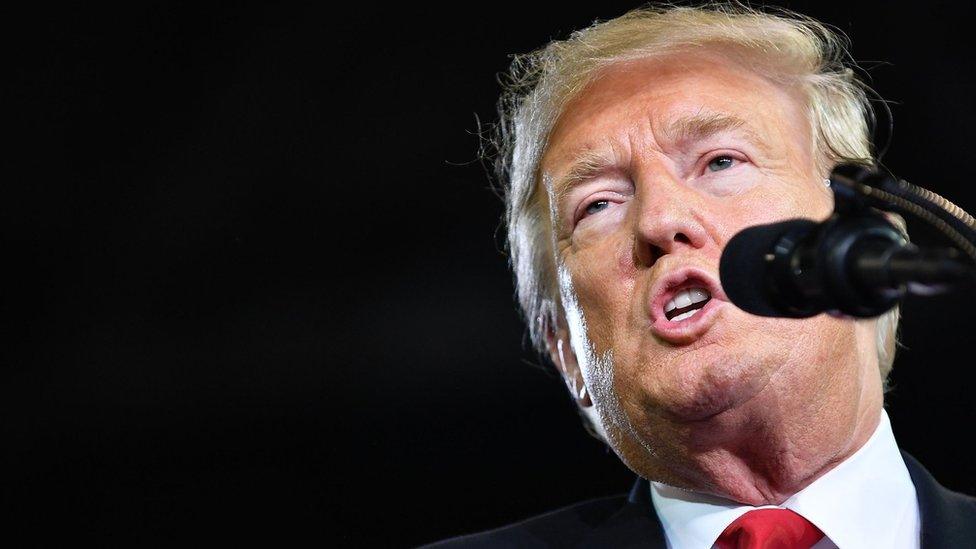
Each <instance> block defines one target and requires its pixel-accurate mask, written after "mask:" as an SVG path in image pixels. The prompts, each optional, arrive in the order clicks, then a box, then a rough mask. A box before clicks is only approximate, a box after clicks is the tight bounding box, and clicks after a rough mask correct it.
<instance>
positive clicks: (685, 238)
mask: <svg viewBox="0 0 976 549" xmlns="http://www.w3.org/2000/svg"><path fill="white" fill-rule="evenodd" d="M674 241H675V242H680V243H682V244H691V239H690V238H688V236H687V235H685V233H678V234H676V235H674Z"/></svg>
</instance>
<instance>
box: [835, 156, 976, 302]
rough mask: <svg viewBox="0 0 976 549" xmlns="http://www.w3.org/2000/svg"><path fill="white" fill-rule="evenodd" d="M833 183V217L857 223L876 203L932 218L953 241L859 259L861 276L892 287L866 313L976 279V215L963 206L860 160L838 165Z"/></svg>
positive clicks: (876, 207)
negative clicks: (944, 245) (942, 245)
mask: <svg viewBox="0 0 976 549" xmlns="http://www.w3.org/2000/svg"><path fill="white" fill-rule="evenodd" d="M830 188H831V190H832V191H833V192H834V214H833V216H832V217H831V222H836V223H851V222H855V223H856V222H857V221H858V220H862V219H864V218H865V217H869V218H870V217H873V216H874V215H877V214H872V213H871V209H874V210H881V211H887V212H892V213H897V214H900V215H908V216H912V217H914V218H917V219H920V220H922V221H924V222H926V223H928V224H929V225H931V226H932V227H934V228H935V229H936V230H937V231H938V232H939V233H940V234H941V235H942V236H944V237H945V238H947V239H948V240H949V241H950V242H951V243H952V244H953V245H954V247H951V248H937V249H919V248H918V247H917V246H915V245H912V244H908V245H906V246H905V247H904V248H902V249H899V250H896V251H893V252H892V253H890V254H887V255H885V256H884V257H881V258H878V257H872V258H871V259H869V260H865V261H864V262H863V263H861V264H859V265H858V267H860V269H859V272H861V273H862V277H863V276H867V278H864V281H865V282H870V283H872V285H873V286H874V287H875V288H877V287H887V288H890V289H891V290H890V291H888V292H886V295H885V296H884V299H883V302H885V303H887V305H885V306H883V307H880V308H883V310H880V311H878V310H875V311H870V312H867V311H865V313H867V314H863V316H875V315H878V314H881V313H883V312H884V311H886V310H888V309H890V308H891V307H893V306H894V305H895V304H896V302H897V300H898V299H900V298H901V297H903V296H904V295H905V294H906V293H912V294H916V295H934V294H938V293H942V292H945V291H947V290H948V289H949V288H951V287H952V284H954V283H957V282H968V283H974V282H976V268H974V265H976V219H974V218H973V216H971V215H969V214H968V213H967V212H966V211H965V210H963V209H962V208H960V207H959V206H957V205H955V204H953V203H952V202H950V201H949V200H947V199H945V198H943V197H942V196H940V195H938V194H936V193H934V192H932V191H930V190H928V189H925V188H922V187H918V186H916V185H912V184H911V183H909V182H907V181H905V180H896V179H895V178H894V177H892V176H891V175H890V174H887V173H884V172H882V171H880V170H876V169H873V168H871V167H868V166H864V165H861V164H840V165H838V166H837V167H835V168H834V170H833V171H832V172H831V176H830ZM963 254H965V255H963ZM967 258H968V261H965V260H966V259H967ZM868 262H870V263H868ZM872 273H874V275H873V276H874V278H871V276H872ZM878 305H881V303H879V304H878ZM857 316H862V315H857Z"/></svg>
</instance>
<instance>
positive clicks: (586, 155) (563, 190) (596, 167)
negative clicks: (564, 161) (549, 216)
mask: <svg viewBox="0 0 976 549" xmlns="http://www.w3.org/2000/svg"><path fill="white" fill-rule="evenodd" d="M612 149H614V150H611V151H598V150H593V149H588V150H585V151H583V152H582V153H580V154H578V155H577V156H576V157H575V158H574V159H573V164H572V167H570V169H569V171H568V172H566V175H564V176H563V177H561V178H560V179H559V180H558V181H556V182H555V184H554V185H553V189H552V194H553V195H554V198H555V203H556V204H561V203H562V201H563V199H565V198H566V195H567V194H569V193H570V191H572V190H573V189H574V188H576V187H577V186H578V185H579V184H581V183H584V182H586V181H589V180H591V179H593V178H594V177H596V176H598V175H600V174H601V173H604V172H606V171H607V170H608V169H610V167H611V166H613V165H614V164H616V160H617V159H616V157H617V155H616V154H615V149H616V147H612Z"/></svg>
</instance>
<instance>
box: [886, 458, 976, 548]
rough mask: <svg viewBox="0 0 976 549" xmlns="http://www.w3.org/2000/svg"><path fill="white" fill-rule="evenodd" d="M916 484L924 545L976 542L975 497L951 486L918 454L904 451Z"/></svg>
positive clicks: (969, 543) (967, 545)
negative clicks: (931, 472) (938, 476)
mask: <svg viewBox="0 0 976 549" xmlns="http://www.w3.org/2000/svg"><path fill="white" fill-rule="evenodd" d="M901 454H902V457H903V458H904V459H905V465H906V466H907V467H908V474H909V475H910V476H911V477H912V483H913V484H915V492H916V494H917V497H918V510H919V515H920V518H921V522H922V549H942V548H950V547H973V546H974V544H976V499H973V498H971V497H969V496H965V495H963V494H959V493H957V492H953V491H951V490H948V489H947V488H945V487H943V486H942V485H941V484H939V483H938V482H937V481H936V480H935V478H933V477H932V475H931V474H930V473H929V472H928V471H927V470H926V469H925V467H922V464H920V463H919V462H918V461H917V460H916V459H915V458H913V457H912V456H910V455H909V454H908V453H906V452H902V453H901Z"/></svg>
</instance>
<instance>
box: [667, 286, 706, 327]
mask: <svg viewBox="0 0 976 549" xmlns="http://www.w3.org/2000/svg"><path fill="white" fill-rule="evenodd" d="M711 297H712V296H711V295H709V293H708V290H705V289H703V288H688V289H687V290H681V291H680V292H678V293H677V295H675V296H674V297H673V298H671V300H670V301H668V303H667V304H666V305H665V306H664V314H665V315H666V316H668V317H669V319H670V320H684V319H685V318H688V317H690V316H692V315H694V314H695V313H697V312H698V309H695V310H692V311H686V312H683V313H681V314H679V315H677V316H674V317H672V316H671V312H672V311H674V310H675V309H683V308H685V307H689V306H692V305H700V304H703V303H704V302H706V301H708V300H709V299H711ZM699 308H700V307H699Z"/></svg>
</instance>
